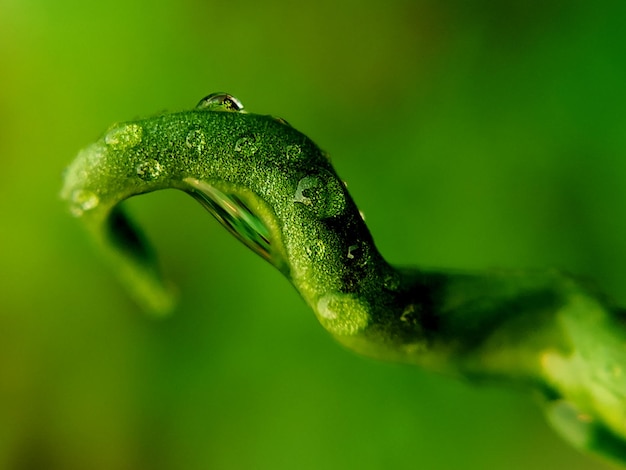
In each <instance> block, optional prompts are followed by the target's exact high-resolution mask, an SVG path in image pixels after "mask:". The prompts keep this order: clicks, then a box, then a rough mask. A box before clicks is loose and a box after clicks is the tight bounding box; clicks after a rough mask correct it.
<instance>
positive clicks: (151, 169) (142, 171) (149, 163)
mask: <svg viewBox="0 0 626 470" xmlns="http://www.w3.org/2000/svg"><path fill="white" fill-rule="evenodd" d="M136 170H137V176H139V178H141V179H142V180H144V181H154V180H155V179H157V178H158V177H159V176H161V173H162V172H163V167H162V166H161V164H160V163H159V162H158V161H156V160H153V159H149V160H146V161H145V162H141V163H140V164H139V165H137V168H136Z"/></svg>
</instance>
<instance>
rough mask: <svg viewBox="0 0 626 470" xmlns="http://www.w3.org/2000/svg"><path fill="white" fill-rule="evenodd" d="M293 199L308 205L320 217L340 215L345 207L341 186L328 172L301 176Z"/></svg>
mask: <svg viewBox="0 0 626 470" xmlns="http://www.w3.org/2000/svg"><path fill="white" fill-rule="evenodd" d="M293 201H294V202H295V203H298V204H302V205H304V206H306V207H309V208H310V209H311V210H312V211H313V212H314V213H315V214H316V215H317V216H318V217H320V218H322V219H326V218H329V217H335V216H337V215H340V214H341V213H342V212H343V211H344V209H345V207H346V198H345V193H344V189H343V186H342V184H341V183H340V182H339V181H338V180H337V179H336V178H334V177H333V176H332V175H330V174H329V175H322V174H320V175H310V176H305V177H304V178H302V179H301V180H300V181H299V182H298V187H297V188H296V193H295V194H294V198H293Z"/></svg>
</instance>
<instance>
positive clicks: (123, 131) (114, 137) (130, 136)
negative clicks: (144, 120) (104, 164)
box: [104, 124, 143, 149]
mask: <svg viewBox="0 0 626 470" xmlns="http://www.w3.org/2000/svg"><path fill="white" fill-rule="evenodd" d="M142 137H143V128H142V127H141V126H139V125H137V124H126V125H123V126H120V127H115V128H113V129H111V130H110V131H109V132H108V133H107V135H106V136H104V142H105V143H106V144H107V145H110V146H112V147H117V148H120V149H129V148H133V147H135V146H137V145H139V144H140V143H141V139H142Z"/></svg>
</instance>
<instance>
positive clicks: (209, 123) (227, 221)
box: [62, 94, 626, 462]
mask: <svg viewBox="0 0 626 470" xmlns="http://www.w3.org/2000/svg"><path fill="white" fill-rule="evenodd" d="M166 188H177V189H180V190H183V191H185V192H187V193H189V194H190V195H192V196H193V197H195V198H196V199H197V200H198V201H199V202H200V203H201V204H203V205H204V206H205V207H206V208H207V209H208V210H209V211H210V212H211V213H212V214H213V215H215V216H216V217H217V218H218V220H220V222H222V224H224V225H225V226H226V227H227V228H228V229H229V230H230V231H231V232H232V233H233V234H234V235H236V236H237V237H238V238H239V239H240V240H241V241H243V242H244V243H245V244H246V245H247V246H249V247H250V248H251V249H252V250H254V251H255V252H257V253H258V254H259V255H261V256H262V257H264V258H265V259H267V260H268V261H269V262H271V263H272V264H273V265H274V266H275V267H276V268H277V269H279V270H280V271H281V272H282V273H283V274H284V275H285V276H286V277H287V278H288V279H289V280H290V281H291V282H292V284H293V285H294V286H295V287H296V289H297V290H298V291H299V293H300V294H301V296H302V297H303V299H304V300H305V301H306V302H307V304H308V305H309V306H310V307H311V309H312V310H313V311H314V312H315V314H316V315H317V318H318V319H319V321H320V323H321V324H322V325H323V326H324V327H325V328H326V329H327V330H328V331H329V332H330V333H331V334H332V335H333V336H334V337H336V338H337V340H338V341H340V342H341V343H343V344H344V345H346V346H347V347H349V348H351V349H353V350H355V351H357V352H359V353H361V354H364V355H368V356H371V357H375V358H380V359H384V360H393V361H401V362H408V363H413V364H416V365H420V366H422V367H425V368H428V369H431V370H434V371H438V372H442V373H446V374H450V375H454V376H459V377H464V378H468V379H471V380H476V381H500V382H504V383H510V384H513V385H519V386H523V387H527V388H528V389H529V390H531V391H535V392H539V394H540V395H541V396H542V397H543V398H544V399H545V404H546V410H547V414H548V418H549V420H550V421H551V422H552V423H553V424H554V426H555V427H556V429H557V430H559V431H560V432H561V434H562V435H563V436H564V437H565V438H566V439H568V440H569V441H570V442H571V443H573V444H574V445H575V446H577V447H578V448H581V449H584V450H591V451H596V452H598V453H600V454H602V455H604V456H606V457H610V458H613V459H615V460H617V461H622V462H626V443H625V442H626V441H625V439H626V370H625V369H626V315H625V314H624V311H623V310H622V309H619V308H616V307H614V306H612V305H610V304H609V303H608V302H607V301H606V300H605V299H603V298H602V297H601V296H599V295H598V294H597V293H596V292H594V290H593V289H592V288H590V287H589V286H587V285H585V284H584V283H582V282H579V281H577V280H574V279H572V278H570V277H567V276H564V275H562V274H559V273H557V272H517V271H490V272H483V273H457V272H444V271H442V272H430V271H423V270H420V269H417V268H396V267H393V266H390V265H389V264H387V263H386V262H385V260H384V259H383V258H382V256H381V255H380V254H379V253H378V251H377V250H376V247H375V246H374V243H373V240H372V237H371V235H370V233H369V231H368V230H367V227H366V226H365V223H364V222H363V220H362V218H361V216H360V214H359V211H358V209H357V207H356V205H355V204H354V202H353V201H352V199H351V197H350V195H349V194H348V192H347V191H346V188H345V186H344V184H343V183H342V181H341V179H340V178H339V177H338V176H337V174H336V173H335V171H334V169H333V168H332V166H331V164H330V162H329V160H328V158H327V156H326V155H325V154H324V152H322V151H321V150H320V149H319V148H318V147H317V146H316V145H315V144H314V143H313V142H312V141H311V140H310V139H309V138H307V137H306V136H305V135H303V134H302V133H300V132H298V131H297V130H295V129H293V128H292V127H290V126H289V125H288V124H287V123H285V121H283V120H281V119H277V118H274V117H271V116H261V115H255V114H248V113H246V112H244V111H243V108H242V106H241V105H240V103H239V102H238V101H236V99H235V98H233V97H230V96H229V95H225V94H216V95H212V96H210V97H208V98H207V99H205V100H203V101H202V102H201V104H200V105H199V107H197V108H196V109H194V110H191V111H186V112H181V113H174V114H164V115H160V116H156V117H153V118H149V119H145V120H140V121H136V122H127V123H123V124H119V125H116V126H114V127H112V128H111V129H110V130H109V131H108V132H107V133H106V135H105V136H104V137H103V138H102V139H100V140H99V141H97V142H95V143H94V144H92V145H91V146H89V147H88V148H86V149H84V150H83V151H82V152H81V153H80V154H79V155H78V157H77V158H76V160H75V161H74V163H73V164H72V165H71V166H70V167H69V169H68V171H67V174H66V177H65V185H64V188H63V190H62V197H63V198H64V199H65V200H67V201H68V203H69V205H70V211H71V212H72V214H73V215H74V216H76V217H78V218H80V219H81V220H82V222H83V223H84V224H85V226H86V227H87V228H88V230H89V231H90V232H91V233H92V234H93V236H94V237H95V238H96V239H97V240H98V241H99V242H100V244H101V245H102V247H103V249H105V250H106V251H108V253H109V254H110V255H111V257H112V259H113V260H114V262H115V263H116V265H117V267H118V268H119V271H120V273H121V275H122V276H123V279H124V280H125V283H126V284H128V285H129V286H130V287H131V291H132V292H133V294H134V295H135V296H136V297H137V298H138V300H139V301H140V302H142V303H144V304H145V305H146V306H147V308H148V309H150V310H151V311H154V312H156V313H164V312H167V311H168V310H170V309H171V307H172V305H173V298H172V294H171V291H170V290H169V289H168V287H167V285H166V284H165V283H164V282H163V280H162V278H161V275H160V273H159V270H158V266H157V262H156V258H155V255H154V253H153V252H152V250H151V249H150V247H149V246H148V245H147V244H146V242H145V240H144V239H143V237H142V236H141V235H140V234H139V233H138V232H137V230H136V229H135V228H134V227H133V225H132V223H131V222H130V221H129V220H128V218H127V217H126V215H125V214H124V212H123V211H122V209H121V208H120V207H119V206H118V204H119V203H120V202H122V201H124V200H125V199H127V198H129V197H131V196H135V195H138V194H143V193H147V192H150V191H155V190H158V189H166Z"/></svg>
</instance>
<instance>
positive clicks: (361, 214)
mask: <svg viewBox="0 0 626 470" xmlns="http://www.w3.org/2000/svg"><path fill="white" fill-rule="evenodd" d="M359 215H360V216H361V220H362V221H363V222H365V213H364V212H363V211H362V210H359Z"/></svg>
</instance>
